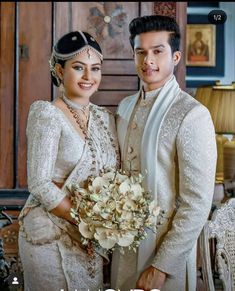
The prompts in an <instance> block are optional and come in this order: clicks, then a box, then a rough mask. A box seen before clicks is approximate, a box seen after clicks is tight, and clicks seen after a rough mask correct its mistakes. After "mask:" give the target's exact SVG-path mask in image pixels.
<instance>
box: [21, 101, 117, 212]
mask: <svg viewBox="0 0 235 291" xmlns="http://www.w3.org/2000/svg"><path fill="white" fill-rule="evenodd" d="M91 106H92V108H93V111H96V112H98V114H99V115H100V116H101V119H102V121H103V122H104V126H100V123H98V121H97V119H96V118H95V115H94V114H93V113H92V112H93V111H91V112H90V120H89V125H88V132H89V134H90V136H91V137H92V143H93V147H94V148H95V150H96V155H95V163H96V167H95V172H94V171H93V173H92V172H91V171H89V169H90V168H92V165H91V162H92V161H91V160H89V155H88V156H87V157H86V150H87V147H86V143H85V141H84V140H83V139H82V138H81V137H80V135H79V133H78V132H77V131H76V129H75V128H74V127H73V125H72V124H71V123H70V121H69V119H68V118H67V117H66V115H64V113H63V112H62V111H61V110H60V109H59V108H58V107H56V106H54V105H53V104H51V103H50V102H48V101H36V102H34V103H33V104H32V105H31V107H30V111H29V115H28V123H27V130H26V135H27V146H28V149H27V153H28V155H27V171H28V173H27V174H28V189H29V192H30V196H29V198H28V200H27V202H26V205H25V208H26V207H34V206H37V205H40V204H41V205H42V206H43V207H44V208H45V209H47V210H51V209H53V208H54V207H56V206H57V205H58V204H59V203H60V202H61V200H62V199H63V198H64V197H65V195H66V193H65V192H64V191H62V190H61V189H59V188H58V187H57V186H56V185H55V184H54V183H53V181H54V182H59V183H64V182H65V181H66V179H67V178H68V176H69V175H70V173H71V172H72V170H73V169H74V168H75V166H76V165H77V163H80V161H81V160H84V159H85V160H86V159H87V160H86V162H84V161H83V163H81V167H86V171H85V169H80V170H81V172H82V170H84V171H83V172H84V173H86V177H84V176H83V179H85V178H87V175H88V174H97V173H98V171H99V170H100V169H102V168H103V167H113V166H115V165H116V163H117V154H116V152H115V148H114V144H116V145H117V138H116V130H115V123H114V117H113V115H112V114H111V113H110V112H108V111H107V110H106V109H105V108H102V107H99V106H96V105H94V104H91ZM105 126H106V128H107V129H108V133H109V135H110V134H111V135H112V138H113V142H112V143H111V141H110V138H109V137H108V134H107V130H105ZM93 168H94V167H93Z"/></svg>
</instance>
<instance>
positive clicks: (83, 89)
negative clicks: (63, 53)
mask: <svg viewBox="0 0 235 291" xmlns="http://www.w3.org/2000/svg"><path fill="white" fill-rule="evenodd" d="M59 66H60V65H59ZM58 70H59V72H58V74H59V76H60V78H61V79H62V82H63V85H64V90H65V95H66V97H68V98H70V99H74V98H82V99H86V100H87V99H89V98H90V97H91V95H92V94H93V93H94V92H95V91H97V90H98V87H99V84H100V81H101V60H100V58H99V57H98V55H97V54H96V53H95V52H93V51H92V50H91V49H86V50H84V51H83V52H81V53H80V54H78V55H77V56H75V57H74V58H72V59H70V60H68V61H66V62H65V65H64V68H62V67H61V66H60V68H58Z"/></svg>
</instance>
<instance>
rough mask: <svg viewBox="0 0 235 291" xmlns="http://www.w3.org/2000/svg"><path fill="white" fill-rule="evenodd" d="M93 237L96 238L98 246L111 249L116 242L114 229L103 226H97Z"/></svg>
mask: <svg viewBox="0 0 235 291" xmlns="http://www.w3.org/2000/svg"><path fill="white" fill-rule="evenodd" d="M94 237H95V239H97V240H98V242H99V244H100V246H101V247H102V248H104V249H111V248H113V247H114V246H115V244H116V243H117V242H118V237H117V235H116V231H112V230H110V229H107V228H104V227H98V228H97V229H96V232H95V234H94Z"/></svg>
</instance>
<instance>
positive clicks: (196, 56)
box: [186, 24, 216, 67]
mask: <svg viewBox="0 0 235 291" xmlns="http://www.w3.org/2000/svg"><path fill="white" fill-rule="evenodd" d="M186 32H187V33H186V66H194V67H215V54H216V45H215V40H216V34H215V25H212V24H188V25H187V29H186Z"/></svg>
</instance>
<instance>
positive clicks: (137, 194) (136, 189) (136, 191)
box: [130, 184, 144, 200]
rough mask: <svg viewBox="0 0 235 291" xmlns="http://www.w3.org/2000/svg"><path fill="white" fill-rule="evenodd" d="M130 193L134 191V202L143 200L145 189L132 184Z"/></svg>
mask: <svg viewBox="0 0 235 291" xmlns="http://www.w3.org/2000/svg"><path fill="white" fill-rule="evenodd" d="M130 191H132V193H133V195H132V198H133V199H134V200H136V199H138V198H141V197H142V193H143V192H144V191H143V188H142V187H141V186H140V184H132V185H131V189H130Z"/></svg>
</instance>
